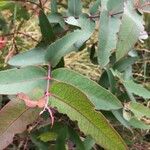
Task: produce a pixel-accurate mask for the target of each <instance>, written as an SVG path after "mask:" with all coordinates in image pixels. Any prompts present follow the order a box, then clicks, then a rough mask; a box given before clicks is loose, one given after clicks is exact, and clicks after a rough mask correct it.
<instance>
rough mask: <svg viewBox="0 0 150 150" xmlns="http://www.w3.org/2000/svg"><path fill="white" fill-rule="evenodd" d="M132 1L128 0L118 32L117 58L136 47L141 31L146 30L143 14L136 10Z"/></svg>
mask: <svg viewBox="0 0 150 150" xmlns="http://www.w3.org/2000/svg"><path fill="white" fill-rule="evenodd" d="M132 3H133V2H132V1H128V2H126V3H125V6H124V14H123V17H122V24H121V26H120V31H119V33H118V42H117V50H116V57H117V60H119V59H120V58H122V57H124V56H125V55H127V53H128V52H129V51H130V50H132V49H133V48H134V45H135V43H136V42H137V41H138V38H139V36H140V32H142V31H143V30H144V26H143V20H142V16H140V15H139V14H138V13H137V12H136V10H135V9H134V7H133V4H132Z"/></svg>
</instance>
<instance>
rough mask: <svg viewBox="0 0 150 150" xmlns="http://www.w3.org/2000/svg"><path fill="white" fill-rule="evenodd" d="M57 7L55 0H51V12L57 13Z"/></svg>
mask: <svg viewBox="0 0 150 150" xmlns="http://www.w3.org/2000/svg"><path fill="white" fill-rule="evenodd" d="M57 12H58V8H57V0H51V13H52V14H54V13H57Z"/></svg>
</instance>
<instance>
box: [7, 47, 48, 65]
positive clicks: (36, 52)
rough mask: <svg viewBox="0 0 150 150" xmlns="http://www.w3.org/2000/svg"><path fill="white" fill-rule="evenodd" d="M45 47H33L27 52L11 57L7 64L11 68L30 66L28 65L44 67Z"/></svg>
mask: <svg viewBox="0 0 150 150" xmlns="http://www.w3.org/2000/svg"><path fill="white" fill-rule="evenodd" d="M45 54H46V47H35V48H33V49H31V50H29V51H26V52H23V53H20V54H18V55H16V56H14V57H12V58H11V59H10V60H9V61H8V64H9V65H11V66H17V67H19V66H21V67H24V66H30V65H44V64H47V62H46V61H45Z"/></svg>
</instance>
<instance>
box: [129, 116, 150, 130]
mask: <svg viewBox="0 0 150 150" xmlns="http://www.w3.org/2000/svg"><path fill="white" fill-rule="evenodd" d="M128 122H129V123H130V125H131V126H132V127H134V128H138V129H144V130H149V129H150V125H147V124H145V123H144V122H142V121H140V120H138V119H137V118H135V117H132V118H130V120H129V121H128Z"/></svg>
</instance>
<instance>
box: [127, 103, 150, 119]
mask: <svg viewBox="0 0 150 150" xmlns="http://www.w3.org/2000/svg"><path fill="white" fill-rule="evenodd" d="M129 109H130V110H131V111H132V112H133V113H134V115H135V116H136V117H137V118H141V117H148V118H150V108H148V107H146V106H144V105H142V104H140V103H137V102H131V103H130V105H129Z"/></svg>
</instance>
